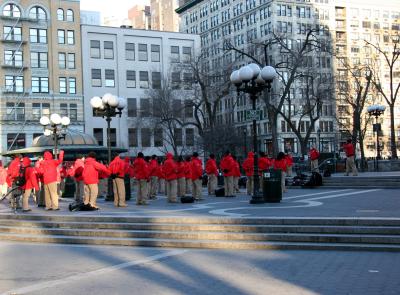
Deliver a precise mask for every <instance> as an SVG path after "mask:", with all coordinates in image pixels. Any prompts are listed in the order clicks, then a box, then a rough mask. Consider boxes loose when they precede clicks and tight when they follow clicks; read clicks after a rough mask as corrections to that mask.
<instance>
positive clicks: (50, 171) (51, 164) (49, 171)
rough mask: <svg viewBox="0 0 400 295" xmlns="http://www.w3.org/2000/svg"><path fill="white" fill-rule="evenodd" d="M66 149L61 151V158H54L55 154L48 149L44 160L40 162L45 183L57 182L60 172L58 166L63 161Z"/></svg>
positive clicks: (40, 169)
mask: <svg viewBox="0 0 400 295" xmlns="http://www.w3.org/2000/svg"><path fill="white" fill-rule="evenodd" d="M63 159H64V151H60V158H59V159H58V160H55V159H53V154H52V153H50V152H48V151H46V152H44V155H43V161H41V162H40V166H39V172H40V174H42V175H43V183H44V184H49V183H52V182H57V178H58V172H57V167H58V165H60V164H61V163H62V162H63Z"/></svg>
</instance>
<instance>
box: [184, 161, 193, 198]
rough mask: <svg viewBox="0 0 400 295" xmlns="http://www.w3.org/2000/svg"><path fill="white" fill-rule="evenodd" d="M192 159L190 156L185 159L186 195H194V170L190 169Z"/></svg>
mask: <svg viewBox="0 0 400 295" xmlns="http://www.w3.org/2000/svg"><path fill="white" fill-rule="evenodd" d="M191 160H192V159H191V158H190V157H189V156H188V157H186V158H185V179H186V193H187V194H191V193H192V169H191V168H190V166H191V165H190V161H191Z"/></svg>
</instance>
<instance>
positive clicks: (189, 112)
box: [185, 100, 193, 118]
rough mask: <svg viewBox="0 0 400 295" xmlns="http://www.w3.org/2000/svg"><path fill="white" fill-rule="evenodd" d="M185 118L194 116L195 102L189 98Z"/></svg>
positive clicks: (186, 103)
mask: <svg viewBox="0 0 400 295" xmlns="http://www.w3.org/2000/svg"><path fill="white" fill-rule="evenodd" d="M185 118H193V103H192V102H191V101H189V100H186V101H185Z"/></svg>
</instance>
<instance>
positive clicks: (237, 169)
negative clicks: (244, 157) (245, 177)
mask: <svg viewBox="0 0 400 295" xmlns="http://www.w3.org/2000/svg"><path fill="white" fill-rule="evenodd" d="M232 158H233V161H234V162H235V165H234V169H233V190H234V192H235V193H239V192H240V190H239V179H240V176H241V175H242V174H241V173H240V164H239V162H238V160H237V159H236V156H235V155H232Z"/></svg>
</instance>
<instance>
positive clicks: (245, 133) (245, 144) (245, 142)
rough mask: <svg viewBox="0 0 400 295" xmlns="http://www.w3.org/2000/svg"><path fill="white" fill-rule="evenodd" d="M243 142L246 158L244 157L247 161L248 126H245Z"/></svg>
mask: <svg viewBox="0 0 400 295" xmlns="http://www.w3.org/2000/svg"><path fill="white" fill-rule="evenodd" d="M243 141H244V157H243V159H245V158H246V157H247V126H245V127H244V129H243Z"/></svg>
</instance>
